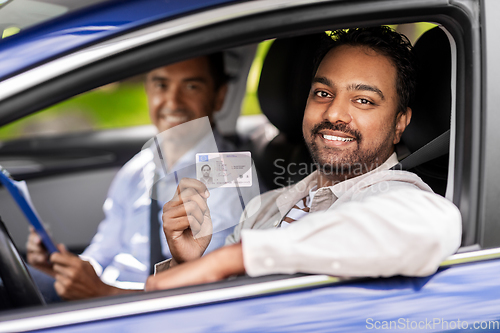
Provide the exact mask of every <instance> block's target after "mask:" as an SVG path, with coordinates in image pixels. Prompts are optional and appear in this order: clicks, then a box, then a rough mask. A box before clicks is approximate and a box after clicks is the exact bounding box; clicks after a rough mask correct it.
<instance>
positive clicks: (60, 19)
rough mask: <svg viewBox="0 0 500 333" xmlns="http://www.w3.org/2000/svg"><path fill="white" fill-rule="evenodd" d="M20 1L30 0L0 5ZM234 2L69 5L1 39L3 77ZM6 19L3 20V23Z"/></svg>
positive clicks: (124, 0) (130, 0)
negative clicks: (196, 12) (61, 10)
mask: <svg viewBox="0 0 500 333" xmlns="http://www.w3.org/2000/svg"><path fill="white" fill-rule="evenodd" d="M21 1H27V0H13V1H12V2H9V3H6V4H4V5H3V7H0V13H1V12H2V10H4V11H5V10H6V9H8V7H9V6H13V5H14V4H16V3H17V2H21ZM42 1H44V2H50V3H53V2H54V1H47V0H42ZM71 1H73V0H71ZM62 2H63V1H62V0H60V1H58V3H62ZM232 2H236V0H183V1H164V0H109V1H104V2H101V3H96V1H92V2H91V4H92V5H91V6H87V7H83V8H79V7H78V8H76V9H75V7H73V9H74V10H71V9H72V8H69V9H70V10H69V11H67V12H66V13H65V14H62V15H59V16H57V17H54V18H53V19H49V20H48V21H44V22H43V23H40V24H37V25H34V26H31V27H28V28H27V29H26V30H22V31H21V32H19V33H18V34H15V35H13V36H10V37H8V38H5V39H4V40H2V41H1V42H0V63H1V64H2V66H0V80H3V79H6V78H8V77H11V76H13V75H15V74H17V73H20V72H23V71H25V70H27V69H30V68H32V67H34V66H36V65H39V64H41V63H44V62H47V61H49V60H50V59H53V58H57V57H59V56H62V55H64V54H67V53H70V52H73V51H76V50H78V49H81V48H83V47H85V46H88V45H92V44H95V43H97V42H101V41H103V40H105V39H108V38H110V37H113V36H117V35H119V34H122V33H124V32H128V31H132V30H135V29H137V28H139V27H144V26H146V25H149V24H152V23H154V22H160V21H164V20H167V19H170V18H173V17H175V16H182V15H185V14H188V13H191V12H195V11H199V10H202V9H206V8H209V7H215V6H218V5H222V4H226V3H232ZM18 7H19V6H18ZM19 8H26V7H19ZM0 17H1V15H0ZM5 23H7V22H1V21H0V25H1V24H5Z"/></svg>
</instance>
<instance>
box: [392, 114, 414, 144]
mask: <svg viewBox="0 0 500 333" xmlns="http://www.w3.org/2000/svg"><path fill="white" fill-rule="evenodd" d="M410 120H411V108H409V107H408V108H406V112H405V113H403V112H400V113H399V114H398V115H397V116H396V128H395V131H396V132H395V135H394V142H393V144H397V143H398V142H399V140H401V136H402V135H403V132H404V131H405V129H406V126H408V124H409V123H410Z"/></svg>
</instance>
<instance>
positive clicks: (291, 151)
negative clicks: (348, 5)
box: [252, 34, 321, 189]
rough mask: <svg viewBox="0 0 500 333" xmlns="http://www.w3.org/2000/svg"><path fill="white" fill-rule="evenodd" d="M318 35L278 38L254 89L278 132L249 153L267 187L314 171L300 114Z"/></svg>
mask: <svg viewBox="0 0 500 333" xmlns="http://www.w3.org/2000/svg"><path fill="white" fill-rule="evenodd" d="M320 37H321V35H320V34H317V35H306V36H298V37H292V38H284V39H278V40H276V41H274V43H273V44H272V45H271V47H270V49H269V51H268V53H267V56H266V59H265V61H264V64H263V67H262V72H261V77H260V81H259V87H258V91H257V93H258V97H259V102H260V106H261V109H262V113H264V115H266V116H267V118H268V119H269V121H270V122H271V123H272V124H273V125H274V126H276V128H277V129H278V130H279V134H278V135H277V136H275V137H274V138H273V139H272V140H271V141H269V142H268V143H267V144H265V145H262V144H259V145H258V148H257V149H256V150H258V151H255V152H254V154H253V155H252V156H254V163H255V165H256V167H257V169H259V170H260V172H261V177H262V178H263V180H264V183H265V184H266V186H267V187H268V188H269V189H274V188H277V187H282V186H288V185H290V184H294V183H296V182H297V181H299V180H301V179H302V178H304V177H305V176H306V175H308V174H310V173H311V172H312V171H313V168H314V166H313V161H312V159H311V157H310V154H309V151H308V149H307V147H306V145H305V142H304V138H303V135H302V118H303V116H304V108H305V106H306V102H307V96H308V93H309V89H310V86H311V79H312V71H313V58H314V55H315V50H316V47H317V45H318V43H319V40H320Z"/></svg>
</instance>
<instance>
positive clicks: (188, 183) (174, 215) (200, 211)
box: [162, 178, 212, 267]
mask: <svg viewBox="0 0 500 333" xmlns="http://www.w3.org/2000/svg"><path fill="white" fill-rule="evenodd" d="M209 196H210V193H209V192H208V189H207V187H206V186H205V184H203V183H202V182H200V181H198V180H196V179H191V178H183V179H181V181H180V182H179V186H178V187H177V190H176V193H175V195H174V197H173V198H172V200H170V201H169V202H167V203H166V204H165V206H163V216H162V219H163V230H164V232H165V236H166V238H167V243H168V246H169V248H170V252H171V253H172V261H171V262H170V267H173V266H175V265H176V264H181V263H184V262H187V261H192V260H195V259H198V258H200V257H201V256H202V255H203V253H204V252H205V250H206V249H207V247H208V245H209V244H210V240H211V239H212V220H211V218H210V210H209V209H208V204H207V199H208V197H209Z"/></svg>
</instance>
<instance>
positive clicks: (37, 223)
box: [0, 166, 58, 253]
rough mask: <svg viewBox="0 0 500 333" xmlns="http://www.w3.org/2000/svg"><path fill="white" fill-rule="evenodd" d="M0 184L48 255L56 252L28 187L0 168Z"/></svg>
mask: <svg viewBox="0 0 500 333" xmlns="http://www.w3.org/2000/svg"><path fill="white" fill-rule="evenodd" d="M0 182H1V183H2V184H3V185H4V186H5V188H6V189H7V190H8V191H9V193H10V194H11V196H12V197H13V198H14V200H15V201H16V203H17V205H18V206H19V208H20V209H21V211H22V212H23V213H24V215H25V216H26V218H27V219H28V222H29V223H30V224H31V225H32V226H33V228H35V231H36V232H37V234H38V235H39V236H40V238H41V239H42V242H43V244H44V245H45V247H46V248H47V251H49V253H53V252H57V251H58V250H57V247H56V246H55V244H54V242H53V241H52V239H51V238H50V236H49V234H48V233H47V230H45V227H44V226H43V223H42V219H41V218H40V216H39V215H38V213H37V211H36V209H35V206H34V205H33V202H32V201H31V196H30V194H29V191H28V186H27V185H26V182H25V181H24V180H23V181H15V180H13V179H12V178H11V177H10V175H9V173H8V172H7V170H5V169H4V168H2V167H1V166H0Z"/></svg>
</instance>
